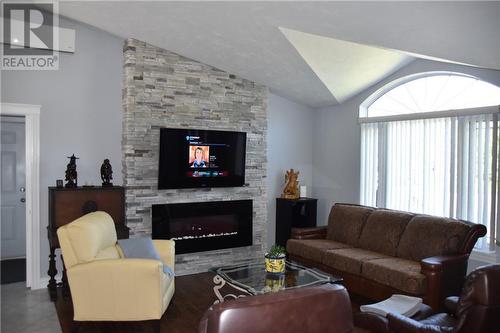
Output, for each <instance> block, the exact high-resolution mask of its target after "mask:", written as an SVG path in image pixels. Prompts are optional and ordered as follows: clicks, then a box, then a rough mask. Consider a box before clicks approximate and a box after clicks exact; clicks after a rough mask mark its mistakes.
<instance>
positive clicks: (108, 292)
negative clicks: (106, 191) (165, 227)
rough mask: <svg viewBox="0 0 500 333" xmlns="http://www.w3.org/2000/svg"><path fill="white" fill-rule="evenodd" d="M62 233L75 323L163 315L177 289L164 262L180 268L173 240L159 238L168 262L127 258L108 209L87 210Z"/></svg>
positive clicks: (160, 249)
mask: <svg viewBox="0 0 500 333" xmlns="http://www.w3.org/2000/svg"><path fill="white" fill-rule="evenodd" d="M57 236H58V238H59V243H60V245H61V251H62V255H63V258H64V264H65V267H66V271H67V276H68V282H69V286H70V290H71V297H72V300H73V308H74V321H75V322H79V321H146V320H159V319H160V318H161V316H162V315H163V313H164V312H165V310H166V309H167V306H168V304H169V303H170V300H171V299H172V296H173V294H174V277H173V276H168V275H167V274H165V273H164V272H163V263H162V262H164V263H165V264H166V265H168V266H169V267H170V268H171V269H172V270H173V269H174V261H175V243H174V242H173V241H169V240H153V244H154V247H155V248H156V251H157V252H158V254H159V256H160V258H161V260H162V261H159V260H152V259H127V258H123V252H122V251H121V249H120V247H119V246H118V245H117V243H116V242H117V238H116V231H115V225H114V223H113V219H112V218H111V216H110V215H109V214H107V213H105V212H94V213H90V214H87V215H84V216H82V217H80V218H79V219H77V220H75V221H73V222H71V223H69V224H67V225H65V226H62V227H60V228H59V229H58V230H57ZM158 322H159V321H158ZM158 327H159V326H158Z"/></svg>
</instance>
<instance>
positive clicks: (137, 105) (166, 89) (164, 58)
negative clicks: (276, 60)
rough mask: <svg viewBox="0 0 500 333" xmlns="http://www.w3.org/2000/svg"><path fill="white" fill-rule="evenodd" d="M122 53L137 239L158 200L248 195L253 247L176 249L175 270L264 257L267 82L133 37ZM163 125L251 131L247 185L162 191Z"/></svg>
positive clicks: (127, 162)
mask: <svg viewBox="0 0 500 333" xmlns="http://www.w3.org/2000/svg"><path fill="white" fill-rule="evenodd" d="M123 54H124V78H123V80H124V82H123V110H124V114H123V137H122V151H123V174H124V177H123V178H124V186H126V199H125V200H126V218H127V225H128V227H129V228H130V230H131V234H132V237H134V236H141V235H149V234H151V230H152V225H151V207H152V205H153V204H165V203H181V202H204V201H219V200H244V199H251V200H253V245H252V246H247V247H239V248H231V249H224V250H216V251H209V252H198V253H190V254H182V255H178V256H176V273H177V274H179V275H182V274H190V273H195V272H202V271H206V270H207V269H208V268H209V267H211V266H214V265H219V264H232V263H238V262H243V261H245V260H248V259H251V258H259V257H262V256H263V253H264V251H265V247H266V242H267V236H266V230H267V226H266V223H267V208H266V197H267V190H266V168H267V157H266V153H267V152H266V150H267V142H266V137H267V110H266V108H267V105H266V103H267V96H268V90H267V88H266V87H264V86H262V85H259V84H256V83H254V82H251V81H249V80H245V79H243V78H240V77H238V76H235V75H232V74H230V73H227V72H224V71H222V70H219V69H217V68H214V67H211V66H208V65H205V64H202V63H199V62H197V61H194V60H191V59H188V58H185V57H183V56H180V55H178V54H175V53H173V52H170V51H167V50H164V49H161V48H158V47H155V46H153V45H149V44H147V43H144V42H141V41H138V40H135V39H128V40H126V41H125V45H124V48H123ZM161 127H171V128H195V129H213V130H232V131H242V132H246V133H247V152H246V170H245V173H246V176H245V183H246V186H244V187H229V188H203V189H201V188H200V189H176V190H158V187H157V181H158V153H159V151H158V150H159V141H160V140H159V133H160V128H161Z"/></svg>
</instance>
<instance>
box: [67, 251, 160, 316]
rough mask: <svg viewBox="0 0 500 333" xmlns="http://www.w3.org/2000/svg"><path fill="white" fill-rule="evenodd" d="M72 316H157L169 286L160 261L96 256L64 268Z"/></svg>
mask: <svg viewBox="0 0 500 333" xmlns="http://www.w3.org/2000/svg"><path fill="white" fill-rule="evenodd" d="M67 274H68V280H69V285H70V289H71V297H72V299H73V307H74V319H75V320H78V321H81V320H90V321H128V320H153V319H160V318H161V316H162V314H163V310H164V309H163V303H162V297H163V294H164V292H165V290H164V289H166V287H167V286H168V284H167V282H166V281H165V275H164V273H163V264H162V263H161V262H160V261H158V260H151V259H110V260H96V261H92V262H89V263H85V264H79V265H75V266H73V267H71V268H70V269H68V271H67Z"/></svg>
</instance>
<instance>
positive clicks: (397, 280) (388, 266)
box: [361, 258, 427, 295]
mask: <svg viewBox="0 0 500 333" xmlns="http://www.w3.org/2000/svg"><path fill="white" fill-rule="evenodd" d="M361 273H362V275H363V276H365V277H366V278H369V279H371V280H374V281H376V282H378V283H381V284H384V285H388V286H390V287H393V288H395V289H398V290H402V291H404V292H407V293H409V294H413V295H423V294H424V293H425V290H426V286H427V285H426V279H425V275H423V274H422V273H420V263H419V262H416V261H412V260H406V259H401V258H385V259H374V260H370V261H366V262H365V263H364V264H363V268H362V271H361Z"/></svg>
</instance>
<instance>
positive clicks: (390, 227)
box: [358, 209, 415, 257]
mask: <svg viewBox="0 0 500 333" xmlns="http://www.w3.org/2000/svg"><path fill="white" fill-rule="evenodd" d="M414 216H415V214H411V213H406V212H400V211H397V210H387V209H377V210H375V211H374V212H373V213H371V214H370V216H369V217H368V220H367V221H366V224H365V227H364V228H363V231H362V232H361V237H360V238H359V242H358V247H360V248H363V249H366V250H371V251H375V252H379V253H383V254H386V255H389V256H393V257H395V256H396V251H397V249H398V245H399V242H400V240H401V235H403V232H404V230H405V228H406V225H407V224H408V222H410V220H411V219H412V218H413V217H414Z"/></svg>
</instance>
